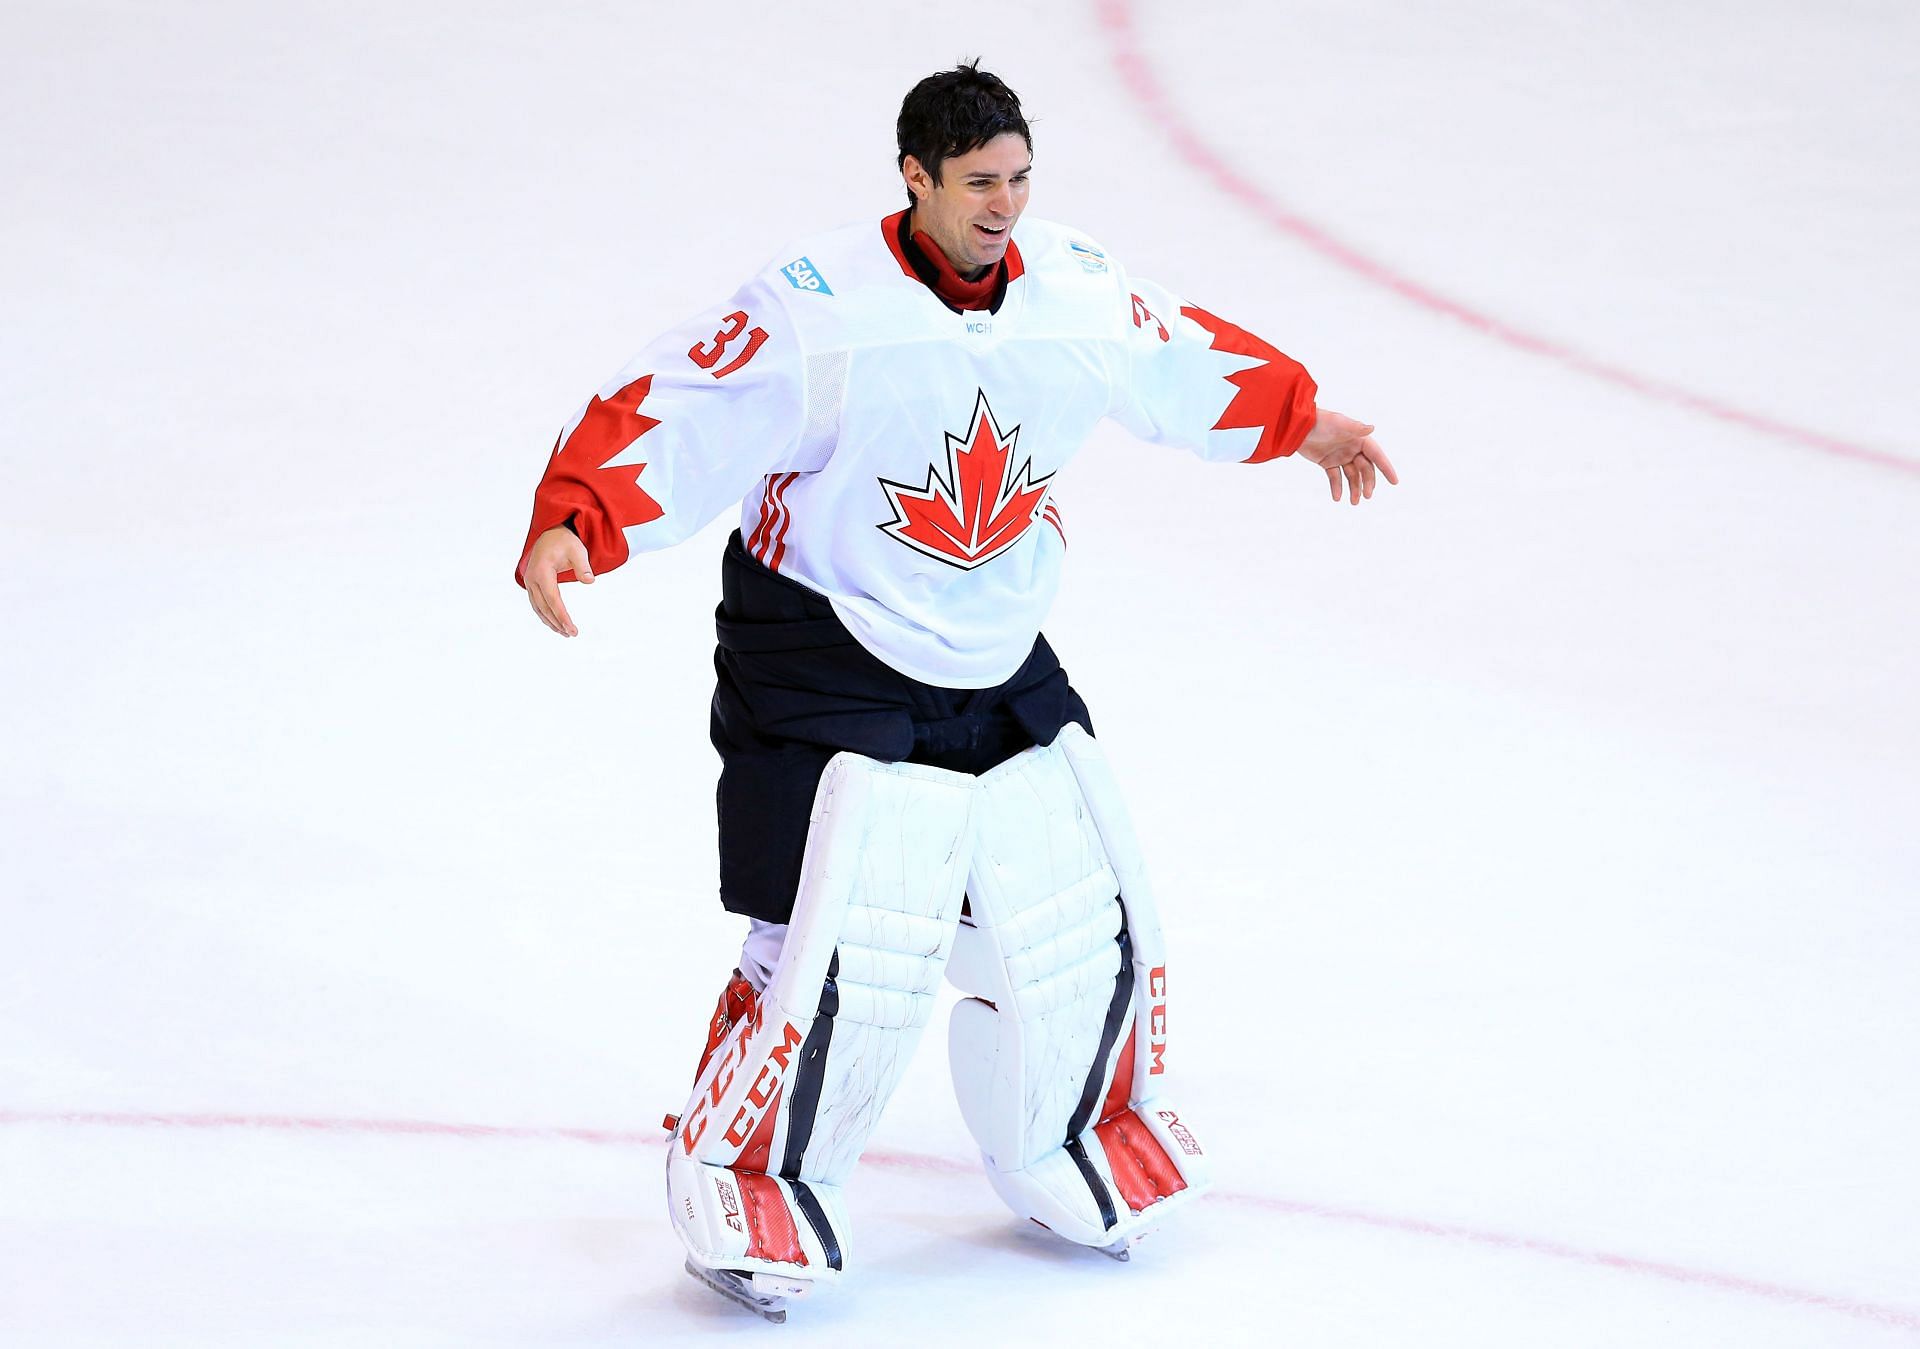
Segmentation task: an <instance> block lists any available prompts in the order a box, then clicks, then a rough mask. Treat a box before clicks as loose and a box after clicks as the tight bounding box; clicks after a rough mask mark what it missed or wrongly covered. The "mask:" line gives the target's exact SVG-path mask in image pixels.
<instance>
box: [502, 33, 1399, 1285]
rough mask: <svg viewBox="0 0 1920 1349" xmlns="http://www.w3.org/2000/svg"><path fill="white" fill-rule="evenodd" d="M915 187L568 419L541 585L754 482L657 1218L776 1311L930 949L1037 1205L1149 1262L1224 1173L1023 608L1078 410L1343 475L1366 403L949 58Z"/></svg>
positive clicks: (1012, 1166)
mask: <svg viewBox="0 0 1920 1349" xmlns="http://www.w3.org/2000/svg"><path fill="white" fill-rule="evenodd" d="M897 131H898V141H899V166H900V172H901V176H902V178H903V180H904V182H905V185H906V189H907V193H908V198H909V205H908V208H907V209H906V210H903V211H901V212H899V213H898V214H895V215H891V216H888V217H887V218H886V219H884V220H879V221H867V222H864V223H861V224H857V225H854V226H850V227H848V228H845V229H841V230H838V231H835V232H833V233H829V234H822V235H817V236H814V237H810V238H807V239H805V240H803V241H800V242H797V243H795V244H793V245H792V246H790V247H788V248H786V249H783V250H782V251H781V252H780V253H779V254H778V255H777V256H776V257H775V258H774V259H773V260H772V261H771V262H770V263H769V264H768V265H767V266H765V267H763V268H762V269H760V270H759V271H758V272H756V273H755V274H754V275H753V276H752V277H751V278H750V279H749V280H748V281H747V282H746V283H745V284H744V285H743V286H741V287H740V289H739V290H738V291H737V292H735V294H734V295H733V296H732V297H731V298H729V299H728V300H726V301H725V302H723V303H721V304H719V305H717V306H715V307H714V308H713V309H711V310H710V311H708V312H706V313H704V314H701V315H699V316H697V317H696V318H694V319H692V320H690V321H688V322H687V323H684V324H682V325H681V326H679V327H678V328H675V329H673V330H672V331H671V332H669V333H668V334H666V335H665V336H664V337H662V338H660V339H659V340H658V341H656V342H655V343H653V344H652V345H651V346H649V347H648V348H647V349H646V350H645V351H643V352H642V353H641V354H640V356H638V357H637V358H636V359H635V360H634V361H633V362H632V363H631V364H629V365H628V366H627V367H626V368H625V369H624V370H622V371H621V372H620V373H619V374H617V375H616V376H614V378H613V379H611V380H610V381H609V382H608V383H607V384H606V385H605V386H604V387H603V388H602V389H601V390H600V392H599V393H598V395H596V396H595V397H594V398H593V399H592V400H590V401H589V402H588V404H587V405H586V407H585V408H584V409H582V410H581V412H580V413H579V414H578V415H576V417H575V418H574V419H573V421H572V422H571V423H569V424H568V426H567V427H566V428H565V430H564V431H563V432H562V434H561V435H560V438H559V440H558V442H557V443H556V444H555V446H554V450H553V454H552V457H551V458H550V460H549V461H548V464H547V469H546V473H545V476H544V477H543V478H542V480H541V482H540V486H539V489H538V491H537V493H536V495H535V500H534V511H533V521H532V525H531V528H530V529H529V531H528V534H527V541H526V546H525V548H524V550H523V552H522V555H521V560H520V566H519V568H518V571H517V573H516V575H517V578H518V579H519V580H520V581H521V583H522V584H524V585H525V586H526V589H527V595H528V598H529V600H530V601H531V603H532V605H533V608H534V611H535V612H536V613H537V614H538V615H539V617H540V619H541V620H542V621H543V622H544V623H546V625H547V626H548V627H550V628H552V629H553V630H554V631H555V632H557V633H560V634H562V635H565V636H573V635H575V634H576V632H577V628H576V626H575V624H574V622H573V620H572V618H571V617H570V615H569V614H568V611H567V607H566V604H565V602H564V600H563V598H562V596H561V592H560V584H561V583H562V582H565V581H569V580H578V581H580V582H582V583H591V582H592V581H593V580H594V579H595V577H596V576H598V575H600V574H602V573H604V572H607V571H610V570H612V569H613V568H615V567H618V566H619V565H621V564H622V563H623V562H625V561H626V560H627V557H628V555H629V554H630V553H631V552H632V551H634V550H640V551H646V550H649V549H657V548H665V547H667V546H669V545H671V544H674V543H677V542H679V541H680V540H682V539H684V538H686V537H688V536H689V535H691V534H693V533H694V532H695V531H697V530H698V529H700V528H701V527H702V526H703V525H705V524H706V523H708V522H709V521H710V520H712V519H713V518H714V517H716V516H717V515H718V514H719V513H720V512H722V511H724V510H728V509H730V508H735V507H737V508H738V509H739V510H740V512H741V514H740V527H739V529H738V531H736V532H735V533H734V534H733V535H732V537H731V538H730V539H729V540H728V544H727V550H726V555H725V560H724V562H723V564H722V571H721V593H722V598H721V604H720V608H719V611H718V614H717V625H718V633H719V646H718V650H717V652H716V655H715V666H716V670H717V676H718V678H717V686H716V689H715V692H714V698H713V705H712V737H713V743H714V746H715V748H716V749H718V751H719V752H720V756H721V762H722V767H721V775H720V786H719V794H718V809H719V826H720V896H721V902H722V903H723V904H724V905H725V907H726V908H727V909H729V910H730V911H732V912H734V913H737V914H741V915H743V916H744V917H746V918H747V919H748V920H749V932H748V935H747V937H746V940H745V944H744V947H743V949H742V951H741V954H740V959H739V965H738V968H737V969H736V970H735V972H734V976H733V979H732V980H731V982H730V983H729V985H728V986H727V988H726V989H725V991H724V992H723V994H722V996H721V999H720V1005H719V1007H718V1008H717V1009H716V1012H715V1015H714V1019H713V1023H712V1027H711V1034H710V1036H709V1041H708V1045H707V1049H706V1054H705V1055H704V1056H702V1058H701V1060H700V1067H699V1071H698V1073H697V1080H696V1083H695V1087H694V1093H693V1097H692V1099H691V1100H690V1102H689V1103H688V1106H687V1108H686V1110H685V1112H684V1113H683V1114H682V1115H681V1116H680V1117H679V1118H678V1119H677V1121H673V1122H672V1127H673V1129H674V1135H673V1138H672V1140H671V1141H670V1144H669V1148H668V1152H669V1161H668V1208H669V1214H670V1216H671V1218H672V1221H673V1223H674V1226H675V1228H676V1230H677V1231H678V1233H679V1234H680V1236H681V1239H682V1241H683V1242H684V1243H685V1245H686V1247H687V1251H688V1254H689V1261H688V1268H689V1269H690V1270H692V1271H693V1272H695V1273H696V1274H697V1275H699V1276H700V1277H701V1278H703V1279H704V1280H706V1281H707V1282H708V1283H710V1284H712V1285H713V1286H714V1287H716V1288H717V1289H719V1290H720V1291H722V1292H724V1293H726V1294H727V1295H728V1296H730V1297H734V1298H735V1299H736V1300H739V1301H742V1302H745V1303H747V1304H748V1305H752V1306H755V1307H756V1309H758V1310H761V1311H762V1312H764V1313H769V1314H778V1307H779V1305H780V1304H781V1302H782V1300H783V1299H784V1298H787V1297H792V1296H794V1295H796V1294H798V1293H801V1292H804V1291H807V1290H808V1289H810V1288H813V1287H817V1286H818V1285H820V1284H823V1283H828V1282H832V1281H834V1280H835V1279H837V1277H838V1276H839V1274H840V1272H841V1271H842V1270H843V1268H845V1266H846V1263H847V1259H848V1253H849V1250H850V1246H849V1226H848V1222H847V1215H846V1213H845V1209H844V1205H843V1203H842V1200H841V1194H840V1187H841V1184H842V1182H843V1181H844V1179H845V1177H846V1175H847V1174H848V1172H849V1171H850V1170H851V1169H852V1167H853V1165H854V1163H855V1162H856V1161H857V1160H858V1158H859V1155H860V1151H861V1149H862V1147H863V1146H864V1144H865V1142H866V1139H867V1137H868V1134H869V1133H870V1132H871V1130H872V1127H873V1125H874V1123H875V1121H876V1120H877V1119H878V1117H879V1114H880V1111H881V1110H882V1109H883V1108H884V1106H885V1104H886V1102H887V1098H888V1096H889V1095H890V1094H891V1092H892V1091H893V1088H894V1085H895V1082H896V1080H897V1078H898V1075H899V1070H900V1068H901V1066H902V1065H904V1063H905V1061H906V1058H907V1055H908V1053H909V1052H910V1050H911V1048H912V1046H913V1044H914V1042H915V1041H916V1040H917V1037H918V1035H919V1032H920V1029H921V1028H922V1026H924V1024H925V1022H926V1020H927V1019H928V1015H929V1012H930V1008H931V1003H932V1000H933V997H934V993H935V989H936V987H937V984H938V981H939V979H940V977H941V975H942V973H943V972H944V973H946V974H947V975H948V977H950V978H952V979H953V980H954V982H955V983H956V984H958V985H959V986H960V987H961V988H962V989H963V990H964V991H966V992H968V993H971V994H973V995H974V996H973V997H970V998H967V999H965V1000H964V1001H962V1002H961V1003H960V1004H959V1006H958V1007H957V1008H956V1009H955V1012H954V1016H953V1020H952V1024H951V1027H950V1036H949V1040H950V1051H951V1057H952V1067H953V1075H954V1084H955V1090H956V1092H957V1094H958V1096H959V1098H960V1105H961V1110H962V1114H963V1115H964V1117H965V1118H966V1121H967V1124H968V1126H969V1128H970V1130H971V1131H972V1133H973V1135H974V1137H975V1139H976V1140H977V1141H978V1143H979V1145H980V1148H981V1153H982V1157H983V1161H984V1164H985V1166H986V1168H987V1170H988V1173H989V1176H990V1177H991V1179H992V1180H993V1183H994V1185H995V1188H996V1189H997V1190H998V1192H999V1193H1000V1194H1001V1196H1002V1198H1003V1199H1005V1201H1006V1202H1007V1204H1008V1205H1009V1206H1010V1207H1011V1208H1012V1209H1013V1210H1014V1212H1015V1213H1016V1214H1018V1215H1019V1216H1021V1217H1025V1218H1031V1219H1033V1220H1034V1221H1036V1222H1039V1223H1042V1224H1043V1225H1045V1226H1046V1227H1048V1228H1050V1229H1051V1230H1052V1231H1054V1232H1056V1233H1058V1234H1059V1235H1060V1236H1062V1237H1064V1238H1065V1239H1067V1240H1070V1241H1074V1242H1079V1243H1082V1244H1085V1245H1089V1246H1093V1247H1096V1248H1098V1249H1102V1250H1106V1251H1108V1252H1109V1253H1111V1254H1115V1255H1119V1256H1124V1255H1125V1253H1126V1249H1127V1246H1128V1244H1129V1243H1130V1242H1131V1241H1132V1239H1133V1238H1134V1237H1135V1236H1137V1235H1138V1234H1139V1233H1140V1232H1141V1231H1143V1230H1144V1229H1145V1228H1146V1227H1147V1226H1148V1225H1149V1224H1151V1223H1154V1222H1157V1221H1158V1220H1159V1219H1160V1218H1161V1217H1162V1216H1163V1215H1164V1214H1165V1212H1166V1211H1167V1209H1168V1208H1169V1207H1170V1206H1172V1205H1174V1204H1177V1203H1179V1202H1182V1201H1184V1200H1186V1199H1188V1198H1191V1197H1192V1195H1193V1194H1195V1193H1197V1192H1198V1191H1199V1190H1200V1188H1201V1187H1202V1186H1203V1184H1204V1183H1205V1180H1206V1170H1205V1167H1206V1161H1205V1155H1204V1152H1203V1150H1202V1149H1201V1147H1200V1145H1199V1143H1198V1141H1197V1140H1196V1139H1195V1137H1194V1135H1193V1132H1192V1131H1191V1130H1190V1129H1189V1128H1188V1127H1187V1126H1186V1125H1185V1123H1184V1122H1183V1121H1182V1120H1181V1119H1180V1117H1179V1114H1178V1112H1177V1111H1176V1110H1175V1109H1173V1108H1172V1106H1171V1105H1170V1104H1169V1102H1168V1098H1167V1096H1166V1094H1165V1092H1164V1089H1163V1083H1164V1080H1165V1076H1164V1069H1165V1051H1166V997H1167V981H1166V960H1165V955H1164V952H1163V949H1162V945H1161V938H1160V928H1159V921H1158V918H1157V916H1156V914H1155V911H1154V906H1153V900H1152V896H1151V892H1150V891H1149V889H1148V886H1147V881H1146V878H1145V876H1144V874H1143V873H1142V871H1141V869H1140V866H1139V863H1138V860H1137V857H1136V854H1135V851H1134V848H1133V845H1132V837H1131V830H1130V828H1129V827H1128V824H1127V821H1126V818H1125V814H1124V811H1123V809H1122V808H1121V805H1120V801H1119V796H1118V793H1117V791H1116V790H1115V788H1114V786H1113V783H1112V779H1111V776H1110V775H1109V774H1108V772H1107V771H1106V768H1105V766H1104V761H1103V759H1102V757H1101V754H1100V751H1099V748H1098V746H1097V744H1096V743H1095V741H1094V740H1093V738H1092V735H1091V732H1092V722H1091V720H1090V717H1089V715H1088V711H1087V708H1086V706H1085V704H1084V703H1083V702H1082V701H1081V699H1080V697H1079V696H1078V695H1077V694H1076V693H1075V692H1074V690H1073V688H1072V686H1071V685H1070V684H1069V683H1068V680H1067V676H1066V673H1065V671H1064V670H1063V669H1062V668H1061V666H1060V664H1059V662H1058V661H1057V660H1056V658H1055V657H1054V654H1053V651H1052V650H1051V648H1050V647H1049V646H1048V645H1047V642H1046V640H1045V638H1044V637H1042V636H1041V635H1040V626H1041V622H1042V620H1043V618H1044V616H1045V614H1046V612H1047V609H1048V606H1049V605H1050V604H1051V602H1052V599H1053V595H1054V591H1055V589H1056V587H1057V585H1058V582H1059V577H1060V568H1061V564H1062V561H1063V559H1064V556H1065V553H1066V547H1067V545H1066V536H1065V523H1064V517H1063V514H1062V510H1061V506H1060V502H1059V500H1058V493H1057V491H1056V480H1057V475H1058V474H1059V472H1060V470H1061V469H1062V467H1063V466H1064V465H1065V464H1066V462H1067V461H1068V459H1070V458H1071V457H1072V456H1073V454H1074V453H1075V451H1077V450H1078V449H1079V447H1080V445H1081V443H1082V442H1083V441H1084V440H1085V439H1086V437H1087V435H1088V434H1089V433H1090V432H1091V431H1092V430H1093V428H1094V426H1095V425H1096V424H1097V423H1098V422H1100V421H1101V420H1102V419H1103V418H1109V417H1110V418H1113V419H1114V420H1116V421H1118V422H1119V423H1120V424H1121V425H1122V426H1124V427H1126V428H1127V429H1128V430H1129V431H1131V432H1133V433H1134V434H1135V435H1137V436H1140V437H1141V438H1143V439H1146V440H1150V441H1154V442H1158V443H1161V444H1166V445H1171V446H1178V447H1182V448H1185V449H1187V450H1190V451H1193V452H1195V453H1197V454H1199V455H1200V456H1202V457H1203V458H1206V459H1210V460H1219V461H1235V462H1251V463H1260V462H1264V461H1267V460H1276V459H1284V458H1287V457H1289V456H1294V457H1298V458H1302V459H1306V460H1308V461H1310V462H1312V463H1314V464H1316V465H1318V466H1319V467H1320V468H1321V469H1322V470H1323V471H1324V472H1325V473H1326V475H1327V479H1328V482H1329V484H1330V485H1331V488H1332V493H1333V498H1334V500H1335V501H1336V502H1338V501H1339V500H1340V499H1341V497H1342V495H1343V494H1344V495H1345V496H1346V497H1347V498H1348V499H1349V500H1350V501H1351V502H1352V503H1353V504H1354V505H1358V504H1359V503H1360V502H1361V501H1362V500H1364V499H1366V498H1368V497H1371V496H1372V495H1373V492H1374V488H1375V485H1376V482H1377V479H1378V477H1380V476H1384V477H1385V478H1386V479H1387V481H1388V482H1397V481H1398V479H1397V478H1396V477H1395V474H1394V470H1393V467H1392V465H1391V464H1390V463H1389V462H1388V460H1387V458H1386V456H1385V455H1384V454H1383V453H1382V452H1381V449H1380V447H1379V445H1378V444H1377V443H1376V442H1375V441H1374V440H1373V439H1372V438H1371V433H1372V429H1373V428H1372V427H1370V426H1367V425H1364V424H1362V423H1360V422H1357V421H1354V420H1353V419H1351V418H1348V417H1344V416H1342V415H1340V414H1339V413H1337V412H1331V411H1327V410H1324V409H1320V408H1318V407H1316V405H1315V401H1314V396H1315V385H1314V382H1313V381H1312V379H1311V378H1309V377H1308V375H1307V372H1306V371H1305V370H1304V369H1303V368H1301V366H1300V365H1298V364H1297V363H1296V362H1294V361H1293V360H1291V359H1290V358H1289V357H1287V356H1285V355H1283V354H1282V353H1281V352H1280V351H1278V350H1276V349H1275V348H1274V347H1272V346H1270V345H1269V344H1268V343H1267V342H1265V341H1263V340H1262V339H1260V338H1258V337H1256V336H1254V335H1253V334H1251V333H1249V332H1247V331H1245V330H1243V329H1241V328H1239V327H1236V326H1235V325H1234V324H1232V323H1230V322H1228V321H1227V320H1225V319H1223V318H1220V317H1216V316H1215V315H1214V314H1213V313H1211V312H1209V311H1208V310H1206V309H1202V308H1200V307H1198V306H1196V305H1193V304H1191V303H1189V302H1186V301H1184V300H1182V299H1181V298H1179V297H1177V296H1176V295H1174V294H1173V293H1172V292H1170V291H1168V290H1166V289H1165V288H1163V287H1161V286H1158V285H1155V284H1154V283H1152V282H1149V281H1146V280H1143V279H1141V278H1139V277H1134V276H1130V275H1129V274H1128V273H1127V272H1126V270H1125V269H1124V268H1123V267H1122V266H1121V264H1120V263H1119V261H1118V260H1116V259H1115V258H1113V257H1111V256H1109V255H1108V253H1107V252H1106V250H1105V249H1103V248H1102V247H1101V246H1100V245H1099V244H1098V243H1097V242H1095V241H1094V240H1093V239H1092V238H1091V237H1089V236H1087V235H1085V234H1082V233H1080V232H1079V231H1078V230H1074V229H1070V228H1067V227H1065V226H1062V225H1057V224H1052V223H1048V222H1044V221H1040V220H1036V219H1029V218H1027V217H1026V215H1025V212H1026V206H1027V199H1028V196H1029V193H1030V190H1031V188H1030V172H1031V166H1032V137H1031V135H1030V134H1029V131H1028V128H1027V123H1026V121H1025V119H1024V117H1023V116H1022V113H1021V109H1020V104H1019V100H1018V99H1017V98H1016V96H1015V95H1014V93H1013V91H1012V90H1010V89H1008V88H1007V86H1006V85H1005V84H1003V83H1002V82H1001V81H1000V80H999V79H997V78H995V77H994V76H993V75H991V74H988V73H986V72H985V71H982V70H980V69H978V68H977V64H975V65H963V66H961V67H959V68H957V69H954V70H949V71H944V72H942V73H940V74H936V75H932V76H929V77H928V78H927V79H925V80H922V81H921V82H920V83H919V84H917V85H916V86H915V87H914V88H913V90H912V91H911V92H910V93H909V94H908V95H907V97H906V100H905V101H904V103H903V104H902V106H901V110H900V118H899V124H898V128H897Z"/></svg>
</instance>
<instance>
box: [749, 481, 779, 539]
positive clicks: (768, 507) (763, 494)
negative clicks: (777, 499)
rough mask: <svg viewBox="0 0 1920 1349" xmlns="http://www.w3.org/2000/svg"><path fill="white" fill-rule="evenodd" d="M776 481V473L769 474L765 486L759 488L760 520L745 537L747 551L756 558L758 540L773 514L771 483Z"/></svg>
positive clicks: (764, 533)
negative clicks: (746, 537)
mask: <svg viewBox="0 0 1920 1349" xmlns="http://www.w3.org/2000/svg"><path fill="white" fill-rule="evenodd" d="M778 481H779V476H778V475H777V474H769V475H768V476H767V481H766V486H765V487H763V488H761V489H760V522H759V523H758V524H756V525H755V526H754V527H753V533H752V535H751V536H750V537H749V538H748V539H747V551H748V552H749V553H751V554H753V556H754V557H756V558H757V557H759V556H760V541H761V540H762V539H764V538H765V537H766V533H767V522H768V520H769V519H770V518H771V517H772V515H773V485H774V483H776V482H778Z"/></svg>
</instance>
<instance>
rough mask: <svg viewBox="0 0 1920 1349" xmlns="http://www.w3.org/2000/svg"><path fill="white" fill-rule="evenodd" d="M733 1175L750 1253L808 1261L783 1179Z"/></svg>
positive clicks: (789, 1261)
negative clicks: (742, 1205) (740, 1197)
mask: <svg viewBox="0 0 1920 1349" xmlns="http://www.w3.org/2000/svg"><path fill="white" fill-rule="evenodd" d="M1162 1155H1163V1156H1164V1155H1165V1154H1162ZM733 1175H734V1179H736V1180H738V1181H739V1182H740V1193H741V1194H742V1195H743V1196H745V1200H746V1210H747V1254H748V1255H749V1256H751V1257H752V1258H753V1259H755V1260H778V1261H780V1262H781V1263H782V1264H788V1265H804V1264H806V1263H807V1253H806V1252H805V1251H803V1250H801V1249H800V1233H799V1231H798V1230H797V1229H796V1228H795V1227H794V1225H793V1212H792V1210H790V1209H788V1207H787V1201H786V1197H785V1196H784V1195H782V1194H781V1193H780V1182H779V1181H777V1180H775V1179H774V1178H773V1177H772V1176H768V1175H763V1174H761V1173H760V1172H757V1171H735V1172H734V1173H733Z"/></svg>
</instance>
